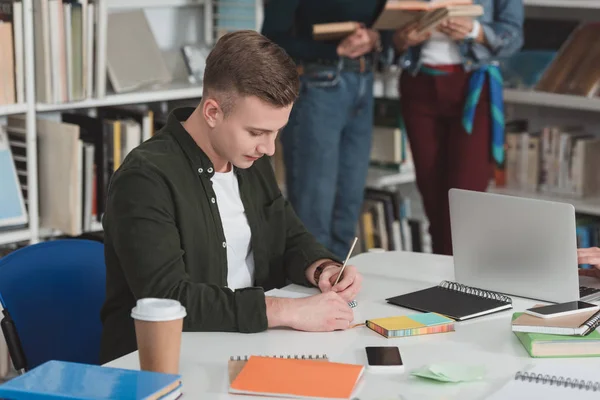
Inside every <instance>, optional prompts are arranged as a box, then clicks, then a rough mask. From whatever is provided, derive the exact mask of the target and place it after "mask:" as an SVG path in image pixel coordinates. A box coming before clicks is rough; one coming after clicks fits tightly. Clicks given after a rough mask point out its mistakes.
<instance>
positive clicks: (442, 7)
mask: <svg viewBox="0 0 600 400" xmlns="http://www.w3.org/2000/svg"><path fill="white" fill-rule="evenodd" d="M480 15H483V7H482V6H481V5H479V4H473V2H472V0H440V1H436V2H428V1H423V0H390V1H388V2H387V3H386V5H385V8H384V10H383V11H382V13H381V14H380V15H379V18H377V21H375V24H374V25H373V29H380V30H389V29H393V30H395V29H404V28H405V27H407V26H409V25H411V24H416V29H417V31H418V32H426V31H429V30H432V29H434V28H435V27H436V26H438V25H439V24H440V23H441V22H443V21H444V20H445V19H447V18H450V17H471V18H475V17H478V16H480Z"/></svg>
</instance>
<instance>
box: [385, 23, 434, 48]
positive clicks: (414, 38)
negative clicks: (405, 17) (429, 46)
mask: <svg viewBox="0 0 600 400" xmlns="http://www.w3.org/2000/svg"><path fill="white" fill-rule="evenodd" d="M430 37H431V32H423V33H418V32H417V29H416V24H412V25H409V26H407V27H405V28H403V29H398V30H396V32H394V38H393V41H394V47H396V50H398V51H400V52H402V51H406V50H407V49H408V48H409V47H412V46H416V45H418V44H421V43H423V42H424V41H426V40H429V38H430Z"/></svg>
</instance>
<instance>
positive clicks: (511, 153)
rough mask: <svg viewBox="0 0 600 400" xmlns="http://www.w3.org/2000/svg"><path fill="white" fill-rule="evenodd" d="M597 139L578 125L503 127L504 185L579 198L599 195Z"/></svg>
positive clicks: (598, 150)
mask: <svg viewBox="0 0 600 400" xmlns="http://www.w3.org/2000/svg"><path fill="white" fill-rule="evenodd" d="M598 155H600V136H598V135H596V134H593V133H588V132H587V131H586V130H584V129H583V128H582V127H579V126H562V127H561V126H547V127H544V128H542V129H541V130H540V131H537V132H530V131H529V130H528V129H527V127H526V126H524V125H523V124H520V125H519V124H518V125H514V124H511V123H509V124H507V131H506V163H505V175H506V186H507V187H509V188H514V189H520V190H525V191H530V192H535V191H538V190H539V191H540V192H544V193H552V194H557V195H564V196H570V197H574V198H583V197H586V196H590V195H595V194H598V192H600V178H599V176H598V174H597V171H598V170H599V169H600V157H598Z"/></svg>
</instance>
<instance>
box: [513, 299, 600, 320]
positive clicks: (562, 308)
mask: <svg viewBox="0 0 600 400" xmlns="http://www.w3.org/2000/svg"><path fill="white" fill-rule="evenodd" d="M599 308H600V306H598V305H596V304H591V303H586V302H585V301H569V302H566V303H559V304H552V305H549V306H543V307H535V308H529V309H527V310H525V311H524V312H525V314H529V315H533V316H535V317H539V318H554V317H561V316H565V315H572V314H577V313H581V312H588V311H592V310H598V309H599Z"/></svg>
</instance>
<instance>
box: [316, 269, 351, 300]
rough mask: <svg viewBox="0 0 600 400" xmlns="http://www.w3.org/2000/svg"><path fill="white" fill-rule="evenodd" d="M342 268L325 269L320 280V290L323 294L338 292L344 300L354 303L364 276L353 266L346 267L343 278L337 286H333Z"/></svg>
mask: <svg viewBox="0 0 600 400" xmlns="http://www.w3.org/2000/svg"><path fill="white" fill-rule="evenodd" d="M341 270H342V268H341V267H340V266H337V265H330V266H327V267H325V269H324V270H323V272H322V273H321V277H320V278H319V289H320V290H321V292H323V293H327V292H336V293H337V294H339V295H340V296H341V297H342V298H343V299H344V300H346V301H352V300H354V299H355V298H356V295H357V294H358V292H359V291H360V287H361V285H362V275H361V274H360V273H359V272H358V271H357V269H356V267H355V266H353V265H346V268H344V273H343V274H342V278H341V279H340V281H339V282H338V284H337V285H335V286H333V284H334V283H335V281H336V280H337V277H338V275H339V274H340V271H341Z"/></svg>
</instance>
